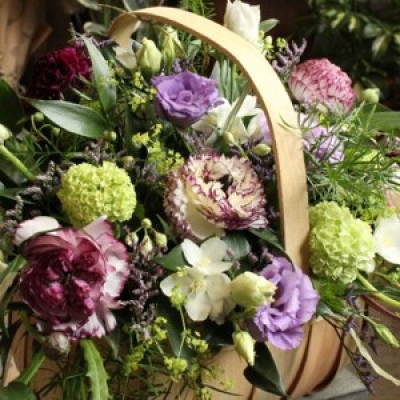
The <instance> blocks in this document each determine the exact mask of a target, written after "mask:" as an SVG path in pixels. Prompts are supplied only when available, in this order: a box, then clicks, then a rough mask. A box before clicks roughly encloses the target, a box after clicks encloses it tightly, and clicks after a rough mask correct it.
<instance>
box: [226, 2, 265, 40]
mask: <svg viewBox="0 0 400 400" xmlns="http://www.w3.org/2000/svg"><path fill="white" fill-rule="evenodd" d="M260 20H261V11H260V6H251V5H250V4H247V3H242V2H241V1H240V0H236V1H234V2H233V3H232V2H231V1H230V0H228V3H227V5H226V10H225V15H224V26H226V27H227V28H228V29H229V30H231V31H233V32H235V33H237V34H238V35H240V36H242V37H243V38H244V39H246V40H247V41H248V42H250V43H252V44H255V45H256V44H257V42H258V39H259V31H260Z"/></svg>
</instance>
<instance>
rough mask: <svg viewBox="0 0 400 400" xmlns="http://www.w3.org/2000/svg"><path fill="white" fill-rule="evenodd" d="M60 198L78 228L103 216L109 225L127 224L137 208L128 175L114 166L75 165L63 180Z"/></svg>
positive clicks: (107, 163) (107, 164)
mask: <svg viewBox="0 0 400 400" xmlns="http://www.w3.org/2000/svg"><path fill="white" fill-rule="evenodd" d="M57 196H58V198H59V199H60V201H61V204H62V206H63V209H64V210H65V212H66V214H67V215H68V218H69V219H70V221H71V223H72V225H74V226H76V227H78V228H81V227H83V226H85V225H87V224H89V223H90V222H92V221H94V220H95V219H96V218H98V217H100V216H102V215H107V217H108V219H109V220H110V221H127V220H129V219H130V218H131V217H132V214H133V211H134V210H135V207H136V193H135V187H134V186H133V184H132V182H131V180H130V178H129V175H128V174H127V172H126V171H125V170H124V169H122V168H119V167H118V166H116V165H115V164H113V163H111V162H104V163H103V166H101V167H96V166H94V165H91V164H87V163H84V164H79V165H74V166H73V167H71V168H70V169H69V170H68V172H67V173H66V174H65V175H64V176H63V178H62V181H61V189H60V190H59V192H58V193H57Z"/></svg>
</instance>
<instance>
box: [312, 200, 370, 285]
mask: <svg viewBox="0 0 400 400" xmlns="http://www.w3.org/2000/svg"><path fill="white" fill-rule="evenodd" d="M310 225H311V231H310V239H309V241H310V266H311V269H312V271H313V272H314V274H316V275H317V276H320V277H323V278H327V279H333V280H336V281H340V282H343V283H350V282H352V281H354V280H355V279H356V275H357V271H359V270H360V271H365V272H372V271H373V270H374V268H375V263H374V257H375V243H374V239H373V236H372V229H371V227H370V226H369V225H368V224H367V223H366V222H364V221H361V220H359V219H356V218H354V217H353V215H352V214H351V212H350V210H349V209H348V208H347V207H341V206H339V205H338V204H337V203H335V202H322V203H320V204H318V205H316V206H315V207H312V208H311V210H310Z"/></svg>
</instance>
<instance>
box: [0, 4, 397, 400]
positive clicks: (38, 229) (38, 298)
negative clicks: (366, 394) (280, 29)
mask: <svg viewBox="0 0 400 400" xmlns="http://www.w3.org/2000/svg"><path fill="white" fill-rule="evenodd" d="M225 26H226V27H227V28H228V29H230V30H233V31H234V32H236V33H237V34H238V35H241V36H242V37H244V38H245V39H246V40H247V41H249V42H250V43H252V44H253V45H254V46H255V47H256V48H257V50H258V51H260V52H261V53H262V54H263V55H264V56H265V57H266V58H267V59H268V60H269V61H271V63H272V65H273V67H274V69H275V71H276V73H277V74H278V75H279V76H280V77H281V79H282V83H283V84H284V85H286V87H287V90H288V91H289V93H290V94H291V96H292V99H293V102H294V104H296V107H297V110H298V123H299V126H300V129H301V132H302V135H303V145H304V157H305V163H306V167H307V179H308V191H309V192H308V195H309V201H310V209H309V216H310V234H309V243H308V247H309V250H310V259H309V264H310V271H311V272H310V275H307V274H305V273H304V272H303V271H302V270H301V269H300V268H298V267H297V266H296V265H294V264H293V262H292V261H291V259H290V258H289V256H288V255H287V254H286V253H285V251H284V249H283V247H282V246H281V244H280V239H279V238H280V212H279V208H278V205H277V201H278V198H277V189H276V184H277V176H276V170H275V161H274V159H275V158H274V151H273V149H272V138H271V134H270V128H269V125H268V122H267V118H266V116H265V115H264V112H263V110H262V109H261V108H260V106H259V105H258V102H257V98H256V97H255V96H254V95H253V94H252V93H251V91H250V90H249V89H248V86H247V83H246V79H245V77H244V76H243V75H242V74H241V73H240V71H238V70H237V68H236V67H235V66H234V65H233V64H232V63H231V62H229V61H228V60H227V59H226V58H225V57H224V56H222V55H221V54H219V53H218V51H216V50H215V49H213V48H211V47H210V46H209V45H207V44H204V43H202V42H201V41H200V40H198V39H197V38H194V37H192V36H191V35H189V34H187V33H185V32H182V31H177V30H174V29H173V28H171V27H165V26H160V25H155V26H153V27H152V28H153V31H154V32H155V34H154V35H153V39H150V38H142V39H141V40H140V41H135V40H132V42H131V43H130V45H129V47H123V46H121V45H119V44H117V43H116V42H114V41H113V40H110V39H108V38H99V37H97V38H95V37H88V36H78V35H77V36H76V37H74V39H73V41H72V42H71V43H70V44H69V45H68V46H67V47H65V48H63V49H61V50H57V51H53V52H51V53H49V54H47V55H46V56H45V57H44V58H43V59H42V60H40V61H39V62H38V63H37V65H36V66H35V68H34V70H33V76H32V78H31V80H30V83H29V84H28V85H27V87H26V91H25V95H24V96H22V97H19V96H17V95H16V94H14V93H13V92H12V91H11V90H10V89H9V88H8V87H7V85H6V84H5V83H4V82H2V83H1V85H0V92H1V94H0V96H1V98H2V100H4V101H2V104H3V106H2V111H1V113H0V114H1V117H0V122H1V125H0V154H1V156H2V157H1V159H0V173H1V174H0V267H1V271H0V301H1V307H0V313H1V318H0V320H1V321H2V323H1V349H2V355H5V356H6V355H7V354H8V353H9V352H10V351H11V350H10V349H11V345H12V338H13V335H15V333H16V332H17V330H18V329H20V327H21V326H22V327H23V329H25V331H26V334H27V335H28V336H29V337H30V338H31V339H32V341H33V343H32V357H31V361H30V362H29V363H28V364H27V365H26V368H25V369H24V370H23V371H22V372H21V374H20V375H19V377H17V378H16V379H15V380H13V381H12V382H11V383H10V382H7V383H8V386H7V387H5V388H3V389H1V390H0V393H3V394H5V395H8V397H7V398H10V399H21V398H26V399H31V398H36V397H35V395H37V396H39V398H41V396H45V395H46V394H47V393H49V392H51V391H52V390H61V392H62V398H63V399H74V400H75V399H86V398H89V397H88V396H89V393H90V398H91V399H107V398H109V396H113V398H115V399H138V398H157V397H158V398H166V396H167V395H168V393H170V392H171V390H173V387H174V385H176V384H178V383H180V384H181V386H182V389H181V392H180V393H181V394H182V393H184V392H185V390H189V389H190V390H191V391H192V392H193V393H194V395H195V396H196V398H199V399H211V398H213V395H214V394H216V393H218V392H217V389H215V385H213V384H210V382H217V384H218V385H219V388H218V391H219V392H221V391H222V392H223V393H225V395H226V396H229V395H230V394H234V388H233V389H232V388H231V385H230V382H229V376H224V374H223V371H220V370H219V369H218V366H215V365H213V364H210V362H211V361H212V359H213V356H214V355H215V354H216V352H217V351H218V350H219V349H220V348H221V347H222V346H227V345H231V346H232V345H233V346H234V348H235V350H236V352H237V353H238V354H239V356H240V357H242V358H243V359H244V360H245V361H246V363H247V364H248V366H247V368H246V369H245V372H244V374H245V376H246V378H247V379H248V380H249V381H250V382H251V383H252V384H254V385H256V386H259V387H260V388H261V389H263V390H268V391H271V392H273V393H275V394H280V395H285V388H284V387H283V385H282V381H281V379H280V377H279V371H278V369H277V367H276V365H275V363H274V360H273V358H272V356H271V354H270V352H269V350H268V347H266V346H264V345H263V342H268V343H270V344H272V345H273V346H275V347H276V348H277V349H280V350H282V351H287V350H292V349H295V348H296V347H298V346H299V345H300V343H301V341H302V339H303V336H304V328H303V327H304V324H307V323H309V322H311V321H312V320H313V319H315V318H324V319H326V320H327V321H328V322H329V323H330V324H332V326H334V327H335V329H337V332H338V335H339V336H340V337H343V335H351V336H352V337H353V339H354V340H355V342H356V344H357V349H356V350H354V349H352V348H350V347H347V346H346V344H345V343H344V344H343V346H344V347H345V350H346V351H347V352H348V355H349V356H350V359H351V361H352V362H353V364H354V365H355V367H356V368H357V370H358V371H359V373H360V377H361V379H362V380H363V382H364V383H365V384H366V386H367V387H368V388H370V389H371V384H372V382H373V380H374V376H373V372H374V373H375V374H377V375H382V376H384V377H385V378H387V379H389V380H392V381H393V382H394V383H395V384H400V382H399V381H398V380H397V379H396V378H394V377H392V376H391V375H389V374H388V373H386V372H385V371H382V369H381V368H380V367H379V366H378V365H377V364H376V363H375V362H374V360H373V357H372V356H371V354H370V351H369V350H368V349H369V347H370V346H373V341H374V340H375V339H379V340H382V341H384V342H385V343H387V344H388V345H389V346H392V347H395V348H397V347H399V342H398V340H397V339H396V338H395V337H394V336H393V334H392V333H391V332H390V331H389V329H388V328H387V327H386V326H385V325H383V324H382V323H380V322H379V321H376V320H374V319H373V318H372V317H370V316H369V315H368V313H367V312H365V310H364V308H363V303H362V302H360V300H362V299H363V300H364V301H366V302H367V303H371V304H374V305H376V304H378V305H379V309H380V310H383V312H387V313H390V312H391V311H390V310H391V308H390V307H397V308H398V307H399V306H400V300H399V296H400V290H399V285H400V280H399V276H400V275H399V273H400V269H399V268H400V267H399V265H400V243H399V237H400V222H399V218H398V212H399V206H398V204H399V202H398V192H397V191H398V184H399V177H398V165H397V161H398V158H397V157H398V141H397V139H396V132H398V131H399V127H400V124H399V121H400V118H399V116H398V114H396V113H394V112H391V111H390V110H387V109H385V108H382V107H381V106H380V105H379V104H378V100H379V99H377V98H376V96H374V93H375V92H373V91H372V92H371V91H370V92H367V93H364V97H363V98H364V99H365V100H364V101H363V102H360V101H358V100H357V97H356V93H355V91H354V89H353V88H352V82H351V81H350V79H349V77H348V76H347V74H346V73H345V72H343V71H341V70H340V69H339V68H338V67H337V66H335V65H333V64H332V63H330V62H329V61H328V60H326V59H324V60H309V61H306V62H304V63H300V57H301V55H302V53H303V51H304V48H305V45H302V46H297V45H296V44H288V43H286V42H285V41H284V40H283V39H280V38H279V39H276V40H274V39H272V38H271V36H268V35H266V34H265V32H262V31H261V30H260V29H261V28H260V27H268V26H271V24H268V23H265V22H264V23H262V24H260V11H259V8H258V7H256V6H249V5H247V4H245V3H242V2H240V1H239V0H237V1H234V2H233V3H232V2H230V1H228V5H227V10H226V14H225ZM282 123H284V121H283V122H282ZM287 128H288V129H289V128H291V127H287ZM392 314H394V313H392ZM15 315H17V316H18V318H17V319H15ZM372 348H373V347H372ZM45 359H50V360H53V361H54V366H55V371H54V376H53V378H52V379H50V381H49V382H47V383H46V384H45V385H43V386H42V387H36V386H32V383H33V382H34V380H35V376H36V375H37V373H38V371H39V369H40V367H41V365H42V363H43V362H44V360H45ZM6 360H7V358H5V359H4V361H3V365H5V369H4V371H6V370H7V364H6ZM266 365H267V366H268V368H265V366H266ZM4 371H3V372H4ZM260 377H261V379H260ZM32 387H34V389H32ZM176 396H178V397H175V398H180V397H179V395H176ZM182 396H183V394H182Z"/></svg>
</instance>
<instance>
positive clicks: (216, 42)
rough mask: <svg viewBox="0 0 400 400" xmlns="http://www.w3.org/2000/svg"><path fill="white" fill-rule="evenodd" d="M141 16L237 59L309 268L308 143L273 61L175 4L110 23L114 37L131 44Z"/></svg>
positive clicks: (295, 254)
mask: <svg viewBox="0 0 400 400" xmlns="http://www.w3.org/2000/svg"><path fill="white" fill-rule="evenodd" d="M138 20H141V21H154V22H161V23H164V24H167V25H171V26H174V27H176V28H180V29H182V30H184V31H186V32H188V33H190V34H192V35H194V36H196V37H197V38H199V39H201V40H203V41H204V42H206V43H208V44H210V45H212V46H213V47H214V48H215V49H217V50H219V51H220V52H221V53H222V54H224V55H225V56H227V57H228V58H229V59H230V60H232V61H233V62H235V63H236V65H237V66H238V68H239V69H240V70H241V71H242V73H243V74H244V75H245V76H246V77H247V79H248V82H249V85H250V86H251V88H252V89H253V91H254V93H255V94H256V95H257V98H258V101H259V103H260V106H261V107H262V109H263V110H264V112H265V115H266V116H267V119H268V122H269V126H270V130H271V134H272V139H273V151H274V155H275V162H276V170H277V179H278V194H279V207H280V218H281V229H282V239H283V244H284V247H285V249H286V251H287V253H288V254H289V256H290V257H291V258H292V260H293V261H294V262H295V263H296V264H297V265H298V266H299V267H301V268H302V269H303V271H305V272H307V270H308V252H307V247H308V246H307V236H308V229H309V225H308V197H307V182H306V172H305V165H304V158H303V145H302V140H301V136H300V134H299V130H298V125H297V118H296V113H295V111H294V109H293V105H292V102H291V100H290V98H289V96H288V94H287V92H286V90H285V88H284V86H283V85H282V83H281V81H280V79H279V77H278V76H277V74H276V73H275V71H274V70H273V69H272V67H271V65H270V64H269V63H268V61H267V60H266V59H265V57H264V56H263V55H262V54H261V53H260V52H259V51H258V50H257V49H256V48H255V47H254V46H253V45H252V44H250V43H249V42H247V41H246V40H245V39H243V38H242V37H240V36H239V35H237V34H235V33H233V32H231V31H229V30H228V29H226V28H225V27H223V26H221V25H219V24H217V23H215V22H214V21H211V20H209V19H206V18H203V17H200V16H198V15H196V14H194V13H191V12H188V11H184V10H180V9H175V8H169V7H152V8H147V9H142V10H139V11H134V12H130V13H126V14H123V15H121V16H119V17H118V18H117V19H116V20H115V21H114V22H113V24H112V26H111V27H110V30H109V34H110V36H111V37H112V38H113V39H114V40H115V41H116V42H117V43H119V44H120V45H123V46H128V41H129V39H130V37H131V35H132V33H133V32H134V30H135V29H136V27H137V23H138ZM288 127H291V128H290V130H289V129H288ZM296 128H297V129H296Z"/></svg>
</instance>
